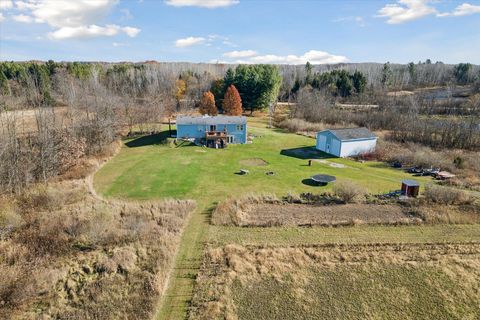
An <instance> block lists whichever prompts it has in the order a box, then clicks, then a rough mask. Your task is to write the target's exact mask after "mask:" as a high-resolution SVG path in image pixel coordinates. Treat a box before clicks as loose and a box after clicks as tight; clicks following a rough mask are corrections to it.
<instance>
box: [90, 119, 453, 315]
mask: <svg viewBox="0 0 480 320" xmlns="http://www.w3.org/2000/svg"><path fill="white" fill-rule="evenodd" d="M249 132H250V133H253V134H254V135H255V136H256V137H255V139H254V141H253V143H252V144H246V145H230V146H229V147H228V148H227V149H224V150H215V149H206V148H201V147H196V146H183V147H177V148H171V147H170V146H168V145H167V144H164V143H162V140H164V138H165V137H166V134H165V133H163V134H161V135H158V136H153V137H144V138H140V139H136V140H132V141H126V144H125V146H124V147H123V148H122V150H121V151H120V153H119V154H118V155H117V156H115V157H114V158H113V159H112V160H111V161H109V162H108V163H107V164H106V165H105V166H104V167H103V168H102V169H101V170H100V171H99V172H98V173H97V174H96V175H95V180H94V186H95V188H96V190H97V191H98V192H99V193H101V194H103V195H104V196H106V197H120V198H129V199H139V200H140V199H152V198H169V197H172V198H188V199H194V200H196V201H197V203H198V209H197V211H196V212H195V213H194V214H193V215H192V217H191V218H190V221H189V222H188V225H187V226H186V229H185V230H184V233H183V236H182V242H181V244H180V247H179V248H178V253H177V257H176V262H175V267H174V270H173V274H172V277H171V279H170V282H169V286H168V289H167V291H166V294H165V296H164V297H163V298H162V299H163V300H162V302H161V308H159V310H158V313H157V316H156V318H158V319H183V318H185V316H186V312H187V309H188V306H189V303H190V301H191V298H192V295H193V290H194V285H195V278H196V275H197V274H198V271H199V268H200V265H201V261H202V258H203V248H204V244H205V243H206V242H209V241H212V242H219V243H228V242H230V241H231V240H235V241H239V242H242V243H244V242H250V240H249V239H250V238H249V237H250V236H252V237H254V238H256V239H268V237H270V236H271V235H270V233H272V232H273V233H274V234H276V237H277V239H287V241H293V243H301V242H302V241H304V240H305V239H307V240H306V241H307V242H309V243H311V242H312V241H313V242H315V241H320V242H321V243H324V242H328V237H327V238H325V241H321V240H320V239H322V234H323V232H322V230H323V229H320V228H313V229H304V228H293V229H292V228H289V229H285V230H284V231H282V230H281V229H279V228H274V229H268V228H266V229H258V230H256V229H252V230H251V231H252V233H250V232H248V231H249V230H248V229H238V230H235V229H232V230H231V229H229V228H225V229H222V228H218V227H213V226H211V225H210V224H209V222H208V216H209V212H210V210H211V209H212V208H213V206H214V205H215V203H216V202H218V201H222V200H223V199H225V198H226V197H228V196H241V195H242V194H246V193H275V194H277V195H278V196H282V195H285V194H286V193H287V192H314V193H321V192H323V191H326V190H329V189H331V186H327V187H315V186H310V185H308V184H304V183H303V182H302V181H303V180H305V179H308V178H309V177H310V176H311V175H313V174H316V173H325V174H331V175H335V176H336V177H337V181H341V180H343V179H351V180H354V181H356V182H357V183H358V184H361V185H363V186H364V187H365V188H367V189H368V190H369V191H370V192H372V193H380V192H387V191H390V190H394V189H398V188H399V187H400V181H401V180H402V179H404V178H407V177H409V175H408V174H405V173H404V172H402V171H399V170H394V169H391V168H388V167H386V166H385V165H384V164H382V163H376V162H368V163H359V162H355V161H351V160H348V159H337V158H330V159H325V160H327V161H329V162H333V163H337V164H342V165H344V166H345V167H344V168H335V167H332V166H331V165H329V163H318V162H315V163H314V164H313V166H312V167H308V166H306V164H307V158H310V157H312V158H324V157H326V155H325V154H322V153H320V152H317V151H315V150H314V149H313V146H314V145H315V140H314V139H311V138H307V137H304V136H300V135H295V134H288V133H285V132H283V131H281V130H271V129H267V128H266V126H265V122H262V120H259V119H257V118H255V119H251V120H249ZM292 149H297V151H296V152H295V150H294V151H292ZM282 150H283V151H282ZM298 150H300V151H298ZM252 158H261V159H263V160H264V161H266V162H268V165H266V166H256V167H255V166H246V165H244V164H241V163H240V162H241V161H242V160H246V159H252ZM242 168H243V169H248V170H250V174H249V175H246V176H239V175H236V174H235V172H237V171H238V170H239V169H242ZM267 171H273V172H275V175H273V176H267V175H266V174H265V172H267ZM419 180H421V181H422V183H424V182H426V181H428V179H427V178H420V179H419ZM391 228H392V229H391V230H396V229H395V227H391ZM306 230H309V231H306ZM339 230H340V229H339ZM359 230H363V229H359ZM443 231H444V230H443ZM264 232H265V233H264ZM303 232H307V233H308V236H305V237H303V235H302V233H303ZM417 232H420V233H421V231H420V230H417ZM437 232H438V231H437ZM440 232H441V231H440ZM365 233H367V234H368V231H367V230H365ZM381 233H382V234H383V235H384V237H387V238H388V234H389V232H388V230H385V231H384V232H381ZM394 233H395V232H394ZM295 234H298V237H296V236H295ZM229 236H231V237H230V238H229ZM358 236H360V237H361V235H355V234H352V237H353V238H355V237H358ZM411 236H412V237H415V232H414V234H413V235H411ZM302 237H303V238H302ZM341 237H342V235H341V234H340V233H338V234H336V236H335V237H334V238H335V242H336V241H341V239H340V238H341ZM365 237H366V238H365V239H366V240H362V241H372V242H375V241H376V236H375V233H374V234H373V235H371V236H370V237H369V236H368V235H367V236H365ZM399 237H400V238H401V235H400V236H399ZM242 239H243V240H242ZM288 239H290V240H288ZM302 239H303V240H302ZM315 239H317V240H315ZM368 239H369V240H368ZM396 240H397V238H395V240H393V241H396ZM398 240H399V241H400V242H401V239H398ZM252 242H253V243H255V242H256V240H252ZM280 242H281V241H280Z"/></svg>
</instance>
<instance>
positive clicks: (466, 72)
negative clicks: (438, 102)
mask: <svg viewBox="0 0 480 320" xmlns="http://www.w3.org/2000/svg"><path fill="white" fill-rule="evenodd" d="M471 70H472V65H471V64H470V63H459V64H457V65H456V66H455V67H454V68H453V74H454V76H455V79H457V82H458V83H459V84H467V83H468V82H470V78H471V77H470V72H471Z"/></svg>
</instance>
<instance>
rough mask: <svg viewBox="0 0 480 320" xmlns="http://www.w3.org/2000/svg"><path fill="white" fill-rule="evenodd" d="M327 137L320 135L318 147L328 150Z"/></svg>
mask: <svg viewBox="0 0 480 320" xmlns="http://www.w3.org/2000/svg"><path fill="white" fill-rule="evenodd" d="M326 144H327V137H326V136H324V135H318V142H317V149H318V150H321V151H326V150H327V148H326Z"/></svg>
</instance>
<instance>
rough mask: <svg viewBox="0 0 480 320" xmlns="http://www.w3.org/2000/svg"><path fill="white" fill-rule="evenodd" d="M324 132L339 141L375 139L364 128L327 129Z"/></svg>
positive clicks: (374, 136)
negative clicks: (328, 132)
mask: <svg viewBox="0 0 480 320" xmlns="http://www.w3.org/2000/svg"><path fill="white" fill-rule="evenodd" d="M325 131H330V132H331V133H332V134H333V135H334V136H335V137H337V138H338V139H339V140H341V141H348V140H358V139H375V138H377V136H376V135H374V134H373V133H372V132H371V131H370V130H368V129H367V128H365V127H359V128H344V129H329V130H325Z"/></svg>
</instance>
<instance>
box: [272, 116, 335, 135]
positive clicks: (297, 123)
mask: <svg viewBox="0 0 480 320" xmlns="http://www.w3.org/2000/svg"><path fill="white" fill-rule="evenodd" d="M278 127H280V128H282V129H286V130H288V131H289V132H312V131H314V132H316V131H322V130H325V128H326V126H325V124H323V123H313V122H308V121H305V120H302V119H285V120H283V121H281V122H280V123H278Z"/></svg>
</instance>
